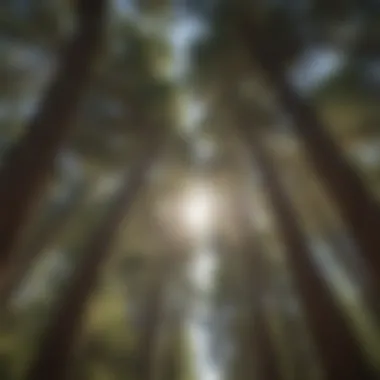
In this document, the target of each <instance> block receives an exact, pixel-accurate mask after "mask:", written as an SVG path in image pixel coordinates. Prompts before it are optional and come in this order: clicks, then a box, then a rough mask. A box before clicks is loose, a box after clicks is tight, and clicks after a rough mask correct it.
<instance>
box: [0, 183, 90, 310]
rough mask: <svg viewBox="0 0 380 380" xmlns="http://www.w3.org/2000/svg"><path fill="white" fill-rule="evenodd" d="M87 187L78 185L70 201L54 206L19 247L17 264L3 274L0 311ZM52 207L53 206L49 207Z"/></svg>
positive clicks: (68, 219) (64, 221)
mask: <svg viewBox="0 0 380 380" xmlns="http://www.w3.org/2000/svg"><path fill="white" fill-rule="evenodd" d="M87 189H88V187H87V185H84V184H82V183H81V184H80V185H79V188H75V189H74V190H73V194H72V195H71V197H70V199H69V200H68V201H67V202H65V203H64V204H62V205H59V206H55V208H56V209H55V210H52V213H51V214H49V215H47V216H46V218H44V219H43V224H42V226H40V228H39V229H38V230H37V231H36V232H35V233H34V234H33V235H32V236H31V238H30V239H26V242H25V245H23V247H21V251H23V252H22V254H21V255H20V258H19V259H17V263H15V265H12V266H11V268H10V269H9V270H8V271H7V272H6V273H4V278H3V283H2V286H1V288H0V309H1V308H5V307H6V306H7V305H8V304H9V301H10V299H11V297H12V293H13V291H14V290H15V289H17V286H18V285H20V283H21V282H22V280H23V279H24V278H25V275H26V274H27V273H28V271H29V269H30V268H31V266H32V265H33V263H34V261H35V260H36V258H37V257H38V255H39V254H40V253H41V252H42V251H43V250H44V249H45V248H46V247H48V245H49V244H50V243H51V242H52V241H53V240H54V238H55V237H56V236H57V234H59V232H60V231H61V229H62V228H63V227H64V226H66V225H67V223H69V221H70V220H71V219H72V217H73V215H74V214H75V211H76V210H77V208H78V206H80V204H81V202H82V201H83V200H84V197H85V195H86V192H87ZM49 207H54V206H49Z"/></svg>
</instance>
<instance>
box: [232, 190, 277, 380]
mask: <svg viewBox="0 0 380 380" xmlns="http://www.w3.org/2000/svg"><path fill="white" fill-rule="evenodd" d="M245 200H246V197H244V195H243V196H242V197H241V198H240V202H239V203H238V205H237V208H238V217H239V218H240V219H241V225H242V226H244V227H242V228H244V234H243V249H242V250H241V252H240V253H239V256H238V258H237V259H238V260H240V262H241V269H242V272H243V278H244V280H243V281H244V287H246V289H247V293H246V294H247V295H248V299H246V300H245V301H246V302H247V306H248V313H249V321H248V323H249V325H248V326H247V328H248V331H247V332H246V333H245V334H244V335H243V337H242V339H243V347H242V348H243V350H244V351H245V352H243V353H242V355H243V356H244V358H245V360H244V361H243V366H244V365H247V364H248V368H247V373H246V374H244V373H242V376H244V377H245V378H251V377H256V376H257V378H258V379H259V380H279V379H281V378H282V376H281V371H280V366H279V360H278V359H279V358H278V355H277V352H276V350H275V346H274V342H273V334H271V331H270V326H269V324H268V320H267V316H266V313H265V295H266V294H267V293H266V286H267V285H268V279H267V275H268V273H267V271H266V263H265V261H264V256H263V252H262V250H261V247H260V244H259V243H258V241H257V237H256V236H255V231H254V226H253V225H252V221H251V220H250V218H249V212H250V211H249V209H248V207H249V206H247V204H246V203H245ZM248 204H249V202H248ZM252 361H253V366H254V372H255V374H252V373H249V372H250V368H251V364H250V363H252ZM244 362H248V363H244ZM243 370H244V369H243Z"/></svg>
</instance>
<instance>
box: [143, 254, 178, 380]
mask: <svg viewBox="0 0 380 380" xmlns="http://www.w3.org/2000/svg"><path fill="white" fill-rule="evenodd" d="M153 260H154V261H155V262H154V265H153V268H152V269H153V271H152V273H151V275H150V278H149V285H148V290H147V297H146V299H145V305H146V307H145V309H144V310H143V315H142V318H141V319H142V334H141V336H140V339H139V344H138V352H137V360H136V367H137V368H136V369H137V371H136V378H137V379H139V380H154V379H159V378H160V371H159V367H160V366H159V365H158V364H159V363H158V359H160V358H159V355H158V342H159V339H160V332H161V323H162V322H163V317H164V307H165V305H164V303H165V285H166V284H167V283H168V279H169V278H168V270H169V269H171V267H170V266H171V265H172V263H173V260H174V258H173V256H172V255H164V256H157V257H154V259H153Z"/></svg>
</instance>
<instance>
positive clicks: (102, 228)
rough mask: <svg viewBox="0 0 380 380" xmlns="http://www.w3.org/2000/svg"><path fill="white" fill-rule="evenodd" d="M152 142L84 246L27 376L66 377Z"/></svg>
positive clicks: (33, 379) (151, 155)
mask: <svg viewBox="0 0 380 380" xmlns="http://www.w3.org/2000/svg"><path fill="white" fill-rule="evenodd" d="M149 145H150V146H149V147H150V149H149V150H148V152H145V153H144V156H143V157H141V158H140V159H137V162H136V163H135V164H134V166H133V168H132V171H130V170H127V173H126V176H125V181H124V184H123V186H122V188H121V189H120V190H119V191H118V194H117V196H116V198H115V201H114V202H113V204H112V206H111V207H110V209H109V211H108V212H107V214H106V216H105V217H104V220H103V222H102V223H101V224H100V225H99V227H98V228H97V230H96V231H95V232H94V235H93V238H92V239H91V240H90V241H89V243H88V246H87V247H85V249H84V259H83V262H82V263H81V264H79V266H78V268H77V270H76V272H75V273H74V275H73V278H72V280H71V281H70V285H69V287H68V289H67V290H66V292H65V294H64V296H63V300H62V303H61V305H60V307H59V308H58V309H57V313H56V315H53V318H52V322H51V323H50V324H49V326H48V328H47V331H46V334H45V336H44V337H43V340H42V343H41V346H40V349H39V351H38V353H37V356H36V359H35V361H34V363H33V364H32V366H31V368H30V370H29V372H28V374H27V376H26V379H27V380H50V379H55V380H64V379H65V375H66V370H67V366H68V362H69V359H70V353H71V348H72V346H73V344H74V341H75V337H76V335H77V333H78V332H79V329H80V326H81V322H82V321H81V319H82V316H83V312H84V309H85V306H86V301H87V300H88V298H89V296H90V294H91V292H92V291H93V289H94V287H95V285H96V280H97V278H98V274H99V272H100V270H101V267H102V264H103V263H104V262H105V261H106V260H107V258H108V253H109V246H110V244H111V243H112V240H113V238H114V236H115V234H116V232H117V229H118V227H119V225H120V223H121V222H122V220H123V218H124V217H125V215H126V214H127V213H128V211H129V209H130V208H131V206H132V204H133V201H134V199H135V198H136V195H137V193H138V191H139V190H140V188H141V186H142V185H143V183H144V176H145V175H146V172H147V170H148V169H149V167H150V166H151V165H152V163H153V162H154V159H155V157H156V152H157V149H158V146H157V145H158V144H157V142H154V144H153V145H152V144H149Z"/></svg>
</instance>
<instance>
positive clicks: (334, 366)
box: [239, 118, 378, 380]
mask: <svg viewBox="0 0 380 380" xmlns="http://www.w3.org/2000/svg"><path fill="white" fill-rule="evenodd" d="M242 121H243V122H244V124H239V127H240V130H241V133H242V137H244V138H245V139H246V140H247V141H248V142H249V145H250V149H251V153H252V156H253V159H254V160H255V161H256V163H257V164H258V166H259V168H260V169H261V172H262V177H263V183H264V186H265V190H266V192H267V194H268V197H269V200H270V201H271V203H272V205H273V210H274V212H275V215H276V217H277V222H278V230H279V233H280V235H281V237H282V239H283V241H284V243H285V246H286V256H287V259H288V261H289V264H290V267H291V269H292V275H293V278H294V281H295V284H296V286H297V290H298V293H299V295H300V297H301V301H302V305H303V308H304V313H305V316H306V320H307V324H308V327H309V328H310V329H311V332H312V336H313V339H314V342H315V343H316V347H317V351H318V354H319V357H320V359H321V361H322V364H323V369H324V371H325V374H326V379H328V380H335V379H346V380H350V379H352V380H355V379H367V380H370V379H371V380H374V379H375V378H377V377H378V374H376V372H375V369H374V368H372V367H371V366H370V364H369V362H368V360H367V359H368V358H366V357H365V353H364V350H363V348H362V347H360V346H359V344H358V342H357V341H356V340H355V339H354V337H353V334H352V332H351V331H350V328H349V327H348V324H347V321H346V319H345V318H344V316H343V312H342V311H341V310H340V309H339V307H338V306H337V304H336V302H335V300H334V298H333V295H332V294H331V291H330V289H329V287H328V285H327V283H326V281H325V279H324V278H323V276H322V275H321V273H319V271H318V269H317V268H316V265H315V263H313V260H312V258H311V254H310V252H309V249H308V245H307V242H306V239H305V237H304V235H303V233H302V229H301V227H300V226H299V222H298V218H297V215H296V213H295V212H294V211H293V208H292V206H291V202H290V200H289V199H288V197H287V195H286V193H285V192H284V190H283V188H282V186H281V184H280V181H279V180H278V179H277V176H276V173H275V170H274V168H273V166H272V164H271V162H270V159H269V158H268V157H267V155H266V153H265V149H264V148H263V147H262V146H261V144H260V142H259V141H258V139H259V137H260V136H258V134H257V133H256V134H253V133H252V128H250V126H247V125H249V124H247V120H244V118H242Z"/></svg>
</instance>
